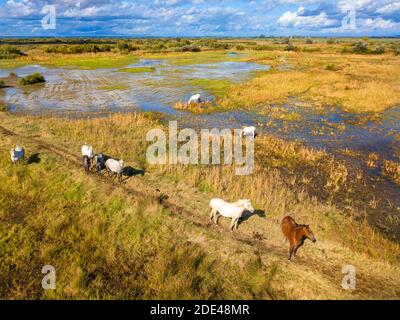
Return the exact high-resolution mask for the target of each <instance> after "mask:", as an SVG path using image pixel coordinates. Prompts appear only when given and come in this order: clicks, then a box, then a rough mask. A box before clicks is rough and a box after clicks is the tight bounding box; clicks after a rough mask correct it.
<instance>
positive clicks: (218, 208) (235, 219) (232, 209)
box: [210, 199, 254, 231]
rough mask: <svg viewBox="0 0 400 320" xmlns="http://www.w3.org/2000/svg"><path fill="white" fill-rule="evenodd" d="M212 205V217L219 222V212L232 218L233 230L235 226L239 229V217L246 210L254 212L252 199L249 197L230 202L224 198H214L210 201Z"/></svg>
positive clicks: (216, 222)
mask: <svg viewBox="0 0 400 320" xmlns="http://www.w3.org/2000/svg"><path fill="white" fill-rule="evenodd" d="M210 207H211V215H210V219H211V220H213V221H214V223H215V224H218V214H220V215H221V216H223V217H226V218H231V219H232V222H231V226H230V229H231V231H233V228H235V229H236V230H237V228H238V223H239V219H240V218H241V217H242V215H243V212H244V211H250V212H251V213H253V212H254V209H253V207H252V206H251V203H250V200H248V199H242V200H239V201H237V202H235V203H229V202H226V201H224V200H222V199H212V200H211V201H210Z"/></svg>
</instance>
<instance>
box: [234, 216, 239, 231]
mask: <svg viewBox="0 0 400 320" xmlns="http://www.w3.org/2000/svg"><path fill="white" fill-rule="evenodd" d="M238 225H239V218H237V219H236V222H235V229H236V231H237V229H238Z"/></svg>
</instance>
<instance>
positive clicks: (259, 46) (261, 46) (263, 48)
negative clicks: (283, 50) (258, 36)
mask: <svg viewBox="0 0 400 320" xmlns="http://www.w3.org/2000/svg"><path fill="white" fill-rule="evenodd" d="M270 49H271V47H269V46H266V45H262V44H260V45H258V46H255V47H254V50H257V51H263V50H270Z"/></svg>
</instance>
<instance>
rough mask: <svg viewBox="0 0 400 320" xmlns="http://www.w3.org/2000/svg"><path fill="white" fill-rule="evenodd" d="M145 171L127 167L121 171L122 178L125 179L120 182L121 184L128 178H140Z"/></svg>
mask: <svg viewBox="0 0 400 320" xmlns="http://www.w3.org/2000/svg"><path fill="white" fill-rule="evenodd" d="M144 174H145V171H144V170H142V169H135V168H133V167H131V166H127V167H124V169H123V170H122V176H123V177H126V178H124V179H123V180H122V182H124V181H127V180H129V179H130V178H132V177H134V176H138V175H141V176H142V177H143V176H144Z"/></svg>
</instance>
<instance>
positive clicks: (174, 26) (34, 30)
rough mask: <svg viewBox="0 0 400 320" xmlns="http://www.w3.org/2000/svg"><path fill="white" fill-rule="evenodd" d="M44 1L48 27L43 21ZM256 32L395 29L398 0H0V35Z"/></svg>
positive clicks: (380, 32)
mask: <svg viewBox="0 0 400 320" xmlns="http://www.w3.org/2000/svg"><path fill="white" fill-rule="evenodd" d="M49 4H50V5H54V6H55V10H56V20H55V21H56V26H55V29H46V28H43V27H42V19H43V17H44V16H46V13H47V11H46V10H44V9H43V8H44V6H45V5H49ZM343 21H345V23H343ZM260 34H265V35H267V36H268V35H276V36H278V35H284V36H288V35H309V36H364V35H368V36H394V35H400V0H330V1H322V0H303V1H300V0H254V1H250V0H248V1H245V0H241V1H239V0H214V1H211V0H135V1H133V0H96V1H95V0H81V1H77V0H58V1H52V0H47V1H44V0H35V1H29V0H0V36H2V37H6V36H30V37H33V36H83V37H91V36H133V37H134V36H173V37H175V36H258V35H260Z"/></svg>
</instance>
